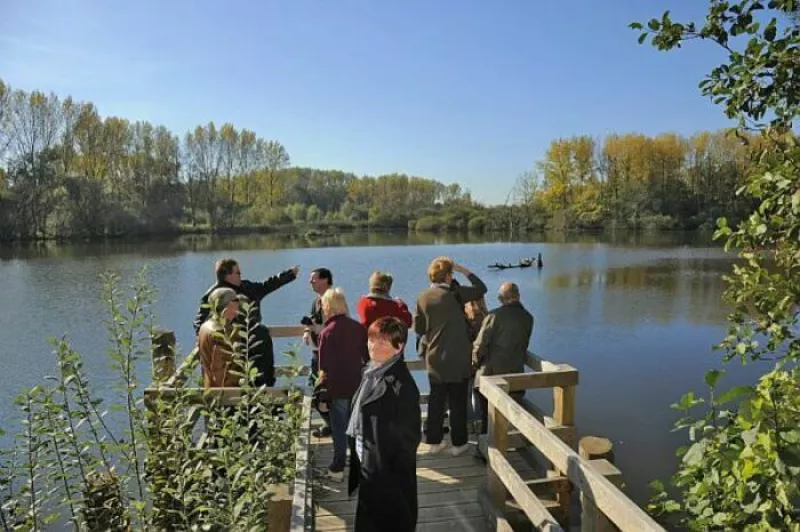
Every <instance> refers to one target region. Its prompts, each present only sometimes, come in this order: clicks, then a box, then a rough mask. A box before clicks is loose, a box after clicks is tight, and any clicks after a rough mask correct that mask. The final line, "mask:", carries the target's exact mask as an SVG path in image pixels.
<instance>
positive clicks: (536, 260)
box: [489, 253, 543, 270]
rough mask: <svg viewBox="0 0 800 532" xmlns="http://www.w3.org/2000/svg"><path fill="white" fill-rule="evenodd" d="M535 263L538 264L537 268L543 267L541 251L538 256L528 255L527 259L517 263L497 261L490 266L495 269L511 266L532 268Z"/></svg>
mask: <svg viewBox="0 0 800 532" xmlns="http://www.w3.org/2000/svg"><path fill="white" fill-rule="evenodd" d="M534 264H536V267H537V268H541V267H542V266H543V263H542V254H541V253H539V255H538V256H537V257H536V258H533V257H528V258H527V259H520V260H519V262H518V263H517V264H511V263H510V262H509V263H507V264H501V263H499V262H495V263H494V264H490V265H489V268H492V269H495V270H507V269H509V268H530V267H531V266H533V265H534Z"/></svg>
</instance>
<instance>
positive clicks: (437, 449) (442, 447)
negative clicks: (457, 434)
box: [428, 440, 449, 454]
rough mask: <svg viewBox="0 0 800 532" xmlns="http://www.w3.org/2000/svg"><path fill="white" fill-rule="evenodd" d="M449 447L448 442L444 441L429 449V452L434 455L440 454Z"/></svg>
mask: <svg viewBox="0 0 800 532" xmlns="http://www.w3.org/2000/svg"><path fill="white" fill-rule="evenodd" d="M448 446H449V444H448V443H447V441H445V440H442V441H441V442H440V443H437V444H434V445H431V446H430V447H429V448H428V452H429V453H432V454H435V453H440V452H442V451H444V450H445V449H447V447H448Z"/></svg>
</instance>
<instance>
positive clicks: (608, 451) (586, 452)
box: [578, 436, 622, 532]
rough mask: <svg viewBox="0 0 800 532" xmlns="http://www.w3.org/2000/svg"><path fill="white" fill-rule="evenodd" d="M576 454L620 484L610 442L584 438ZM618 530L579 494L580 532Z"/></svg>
mask: <svg viewBox="0 0 800 532" xmlns="http://www.w3.org/2000/svg"><path fill="white" fill-rule="evenodd" d="M578 454H580V456H581V458H584V459H586V460H589V461H590V463H591V464H592V467H594V468H595V469H597V470H598V471H599V472H600V473H602V474H603V476H605V477H606V478H607V479H608V480H610V481H611V482H612V483H613V484H614V485H616V486H617V487H619V486H620V485H621V484H622V474H621V473H620V471H619V469H617V468H616V467H615V466H614V464H613V460H614V445H613V444H612V443H611V440H608V439H606V438H599V437H597V436H584V437H583V438H581V441H580V443H579V444H578ZM618 530H619V529H618V528H617V527H616V526H615V525H614V523H612V522H611V521H610V520H609V519H608V518H607V517H606V516H605V515H603V512H601V511H600V510H598V509H597V506H595V504H594V502H593V501H592V499H591V498H590V497H589V496H588V495H587V494H585V493H581V532H616V531H618Z"/></svg>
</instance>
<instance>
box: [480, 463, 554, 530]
mask: <svg viewBox="0 0 800 532" xmlns="http://www.w3.org/2000/svg"><path fill="white" fill-rule="evenodd" d="M489 463H490V464H492V469H494V471H495V473H496V474H497V476H498V478H499V479H500V480H501V481H502V482H503V484H504V485H505V487H506V489H507V490H508V492H509V493H511V496H512V497H514V500H515V501H517V504H519V506H520V508H522V511H523V512H525V515H527V516H528V519H530V520H531V523H533V526H535V527H536V530H547V531H550V532H564V529H562V528H561V525H559V524H558V521H556V520H555V518H554V517H553V516H552V515H551V514H550V512H549V511H548V510H547V508H545V506H544V504H542V501H540V500H539V499H538V498H537V497H536V495H534V494H533V492H532V491H531V489H530V488H529V487H528V485H527V484H526V483H525V481H524V480H522V477H521V476H519V473H517V472H516V471H515V470H514V467H513V466H512V465H511V464H510V463H509V462H508V460H507V459H506V457H505V456H503V454H502V453H501V452H500V451H498V450H497V449H492V448H490V449H489Z"/></svg>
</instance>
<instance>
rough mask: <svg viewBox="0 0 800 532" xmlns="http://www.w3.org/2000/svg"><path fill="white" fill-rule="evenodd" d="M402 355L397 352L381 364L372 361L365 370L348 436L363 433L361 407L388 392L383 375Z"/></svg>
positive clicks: (356, 435)
mask: <svg viewBox="0 0 800 532" xmlns="http://www.w3.org/2000/svg"><path fill="white" fill-rule="evenodd" d="M401 355H402V353H397V354H396V355H395V356H393V357H392V358H390V359H389V360H387V361H386V362H385V363H383V364H381V365H380V366H379V365H377V364H376V363H375V362H372V361H370V363H369V365H368V366H367V369H366V370H365V371H364V377H363V378H362V380H361V386H359V388H358V392H357V393H356V398H355V400H354V401H353V407H352V410H351V411H352V414H351V415H350V421H349V422H348V424H347V435H348V436H350V437H352V438H358V437H359V436H361V435H362V434H363V430H362V427H363V426H362V416H361V407H362V406H364V405H365V404H367V403H368V402H372V401H374V400H376V399H379V398H380V397H381V396H383V394H384V392H386V383H385V382H384V380H383V376H384V375H385V374H386V372H387V371H389V369H390V368H391V367H392V366H394V365H395V364H396V363H397V361H398V360H400V356H401Z"/></svg>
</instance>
